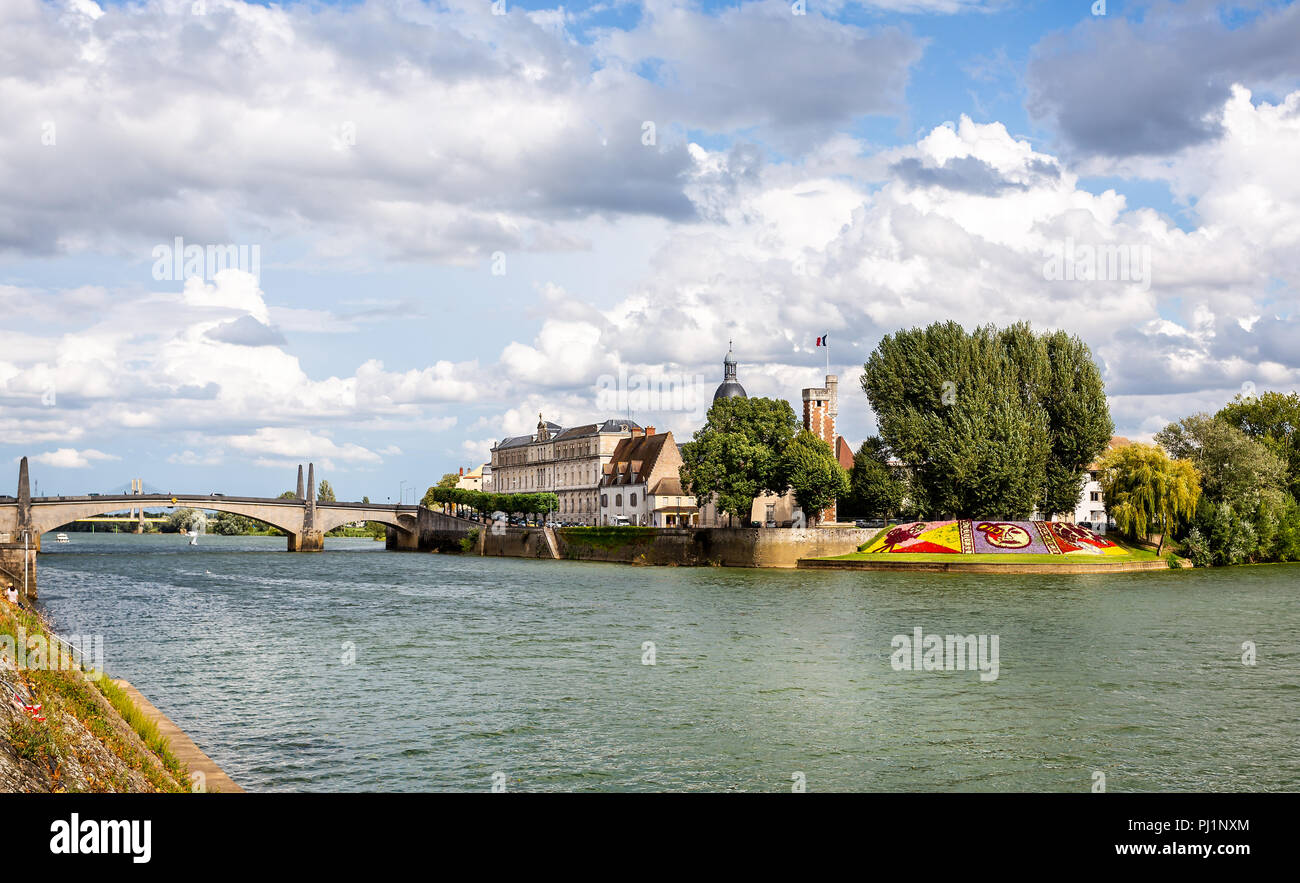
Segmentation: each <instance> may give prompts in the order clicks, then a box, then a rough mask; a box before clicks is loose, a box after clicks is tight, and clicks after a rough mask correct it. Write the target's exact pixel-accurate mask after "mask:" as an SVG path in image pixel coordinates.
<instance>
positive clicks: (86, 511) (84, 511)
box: [32, 495, 305, 535]
mask: <svg viewBox="0 0 1300 883" xmlns="http://www.w3.org/2000/svg"><path fill="white" fill-rule="evenodd" d="M173 499H175V501H176V502H174V503H173V502H172V500H173ZM132 508H135V509H144V508H154V509H207V510H209V511H213V512H230V513H233V514H235V515H243V516H245V517H246V518H251V519H253V520H254V521H259V522H261V523H263V524H269V525H270V526H271V527H274V528H276V529H277V530H282V531H284V532H285V533H288V534H296V533H300V532H301V531H302V517H303V510H304V508H305V507H304V505H303V502H302V501H301V500H285V501H283V503H274V502H271V501H269V500H268V501H265V502H252V501H225V500H217V499H208V498H202V499H195V498H190V499H186V498H184V497H156V496H152V495H146V496H134V497H131V498H117V499H106V500H33V501H32V527H33V528H34V530H35V532H36V533H37V534H38V535H39V534H44V533H48V532H49V531H52V530H54V529H55V528H58V527H61V526H62V525H65V524H69V523H71V522H73V521H76V520H77V519H79V518H91V517H93V516H95V515H106V514H108V513H109V512H122V511H126V510H129V509H132Z"/></svg>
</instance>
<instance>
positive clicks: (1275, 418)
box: [1215, 391, 1300, 499]
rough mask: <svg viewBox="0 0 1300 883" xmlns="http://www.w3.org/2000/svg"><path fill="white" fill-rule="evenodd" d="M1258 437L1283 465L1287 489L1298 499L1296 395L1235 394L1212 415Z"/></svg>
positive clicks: (1299, 412) (1299, 398) (1299, 406)
mask: <svg viewBox="0 0 1300 883" xmlns="http://www.w3.org/2000/svg"><path fill="white" fill-rule="evenodd" d="M1215 417H1217V418H1218V419H1220V420H1223V421H1224V422H1226V423H1229V424H1231V425H1232V426H1235V427H1236V428H1237V429H1240V430H1241V431H1242V432H1244V433H1246V434H1247V435H1249V436H1250V437H1251V438H1254V439H1258V440H1259V441H1260V442H1261V443H1263V444H1264V445H1265V446H1266V447H1267V448H1268V449H1269V450H1270V451H1272V452H1273V454H1274V455H1276V456H1277V457H1278V458H1279V459H1280V460H1282V462H1284V463H1285V464H1286V469H1287V489H1288V490H1289V491H1290V492H1291V496H1292V497H1295V498H1296V499H1300V395H1298V394H1296V393H1294V392H1292V393H1287V394H1283V393H1280V392H1272V391H1268V392H1264V393H1261V394H1260V395H1258V396H1244V395H1240V394H1239V395H1237V397H1236V398H1234V399H1233V400H1232V401H1231V402H1229V403H1228V404H1227V405H1225V406H1224V407H1223V408H1222V409H1221V410H1220V411H1219V413H1218V414H1216V415H1215Z"/></svg>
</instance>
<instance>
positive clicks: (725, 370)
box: [713, 341, 749, 402]
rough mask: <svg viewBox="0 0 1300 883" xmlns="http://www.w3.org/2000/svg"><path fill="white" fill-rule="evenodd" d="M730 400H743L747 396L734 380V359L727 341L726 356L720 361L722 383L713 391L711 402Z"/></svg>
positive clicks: (738, 382) (737, 381) (729, 343)
mask: <svg viewBox="0 0 1300 883" xmlns="http://www.w3.org/2000/svg"><path fill="white" fill-rule="evenodd" d="M732 398H740V399H745V398H749V396H747V395H746V394H745V387H743V386H741V385H740V381H739V380H737V379H736V357H735V355H734V354H732V352H731V341H727V355H726V357H725V358H724V359H723V360H722V382H721V383H719V384H718V388H717V389H716V390H714V392H713V400H714V401H715V402H716V401H717V400H718V399H732Z"/></svg>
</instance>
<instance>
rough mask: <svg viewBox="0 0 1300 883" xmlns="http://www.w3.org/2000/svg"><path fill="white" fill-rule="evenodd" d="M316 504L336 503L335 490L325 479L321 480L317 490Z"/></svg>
mask: <svg viewBox="0 0 1300 883" xmlns="http://www.w3.org/2000/svg"><path fill="white" fill-rule="evenodd" d="M316 502H318V503H333V502H334V488H332V487H330V483H329V482H328V481H326V480H325V479H323V478H322V479H321V482H320V486H319V487H318V488H316Z"/></svg>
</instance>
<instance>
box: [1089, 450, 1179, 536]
mask: <svg viewBox="0 0 1300 883" xmlns="http://www.w3.org/2000/svg"><path fill="white" fill-rule="evenodd" d="M1100 467H1101V468H1100V470H1099V472H1100V474H1099V476H1098V478H1099V479H1100V481H1101V488H1102V492H1103V493H1104V494H1105V496H1106V511H1107V513H1108V514H1109V515H1110V516H1111V517H1112V518H1114V519H1115V524H1116V525H1117V526H1118V527H1119V529H1120V530H1122V531H1124V532H1125V533H1127V534H1129V535H1131V536H1134V537H1139V538H1142V539H1145V538H1146V537H1147V536H1148V535H1149V534H1151V533H1152V532H1153V529H1154V530H1158V531H1160V542H1159V544H1158V545H1157V546H1156V553H1157V554H1159V553H1160V552H1161V551H1163V549H1164V545H1165V537H1167V536H1168V535H1169V533H1170V531H1173V530H1175V529H1177V527H1178V525H1180V524H1183V523H1186V522H1187V521H1189V520H1190V519H1191V518H1192V516H1193V515H1195V513H1196V504H1197V502H1198V500H1199V499H1200V496H1201V485H1200V480H1199V479H1198V478H1197V475H1196V468H1195V467H1194V466H1193V465H1192V463H1191V461H1189V460H1171V459H1170V458H1169V455H1168V454H1166V453H1165V452H1164V451H1163V450H1161V449H1160V448H1158V447H1156V446H1155V445H1143V444H1134V445H1128V446H1127V447H1122V448H1113V449H1111V450H1110V451H1107V452H1106V455H1105V457H1103V458H1102V461H1101V464H1100Z"/></svg>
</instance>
